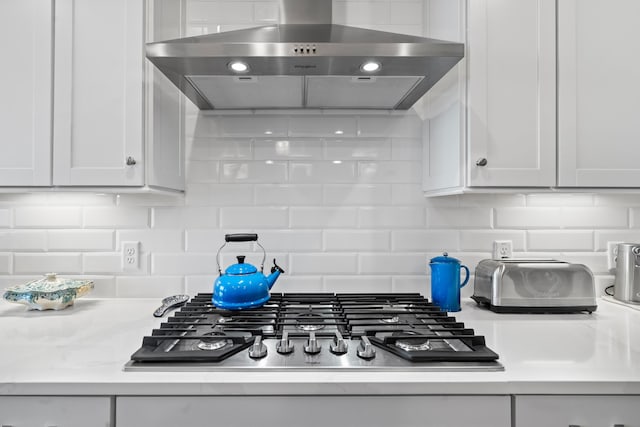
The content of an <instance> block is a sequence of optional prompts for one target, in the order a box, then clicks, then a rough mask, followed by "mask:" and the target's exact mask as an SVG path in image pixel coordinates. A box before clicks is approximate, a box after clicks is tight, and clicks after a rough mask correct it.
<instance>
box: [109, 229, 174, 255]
mask: <svg viewBox="0 0 640 427" xmlns="http://www.w3.org/2000/svg"><path fill="white" fill-rule="evenodd" d="M122 242H140V250H141V251H142V252H147V253H150V252H177V251H181V250H182V249H183V248H184V232H183V231H182V230H118V232H117V233H116V247H115V249H116V251H120V250H122Z"/></svg>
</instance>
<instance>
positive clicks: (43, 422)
mask: <svg viewBox="0 0 640 427" xmlns="http://www.w3.org/2000/svg"><path fill="white" fill-rule="evenodd" d="M0 426H3V427H4V426H11V427H53V426H55V427H110V426H111V398H109V397H45V396H43V397H35V396H34V397H32V396H28V397H26V396H25V397H23V396H20V397H16V396H6V397H4V396H1V397H0Z"/></svg>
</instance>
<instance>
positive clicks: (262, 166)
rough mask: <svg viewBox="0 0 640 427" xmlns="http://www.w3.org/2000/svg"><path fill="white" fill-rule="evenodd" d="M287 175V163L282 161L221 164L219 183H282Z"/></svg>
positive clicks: (285, 180)
mask: <svg viewBox="0 0 640 427" xmlns="http://www.w3.org/2000/svg"><path fill="white" fill-rule="evenodd" d="M287 175H288V174H287V163H286V162H282V161H273V160H265V161H261V162H222V164H221V165H220V181H221V182H226V183H235V182H253V183H265V182H270V183H284V182H287Z"/></svg>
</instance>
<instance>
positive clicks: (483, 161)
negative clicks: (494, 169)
mask: <svg viewBox="0 0 640 427" xmlns="http://www.w3.org/2000/svg"><path fill="white" fill-rule="evenodd" d="M487 163H488V162H487V159H485V158H484V157H483V158H481V159H478V160H477V161H476V166H487Z"/></svg>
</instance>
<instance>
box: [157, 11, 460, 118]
mask: <svg viewBox="0 0 640 427" xmlns="http://www.w3.org/2000/svg"><path fill="white" fill-rule="evenodd" d="M331 3H332V2H331V0H280V24H279V25H271V26H266V27H258V28H251V29H247V30H238V31H229V32H224V33H218V34H209V35H204V36H197V37H188V38H182V39H176V40H168V41H163V42H156V43H149V44H147V58H149V60H150V61H151V62H153V63H154V64H155V65H156V67H158V69H159V70H160V71H162V73H164V74H165V75H166V76H167V77H168V78H169V79H170V80H171V81H172V82H173V83H174V84H175V85H176V86H177V87H178V88H179V89H180V90H181V91H182V92H183V93H184V94H185V95H186V96H187V97H188V98H189V99H191V101H193V103H194V104H196V105H197V106H198V107H199V108H200V109H202V110H211V109H254V108H256V109H282V108H286V109H289V108H293V109H296V108H332V109H385V110H406V109H408V108H410V107H411V106H412V105H413V104H414V103H415V102H416V101H417V100H418V99H420V98H421V97H422V95H424V93H425V92H427V90H429V89H430V88H431V87H432V86H433V85H434V84H435V83H436V82H437V81H438V80H439V79H440V78H441V77H442V76H444V75H445V74H446V73H447V71H449V70H450V69H451V68H452V67H453V66H454V65H455V64H456V63H457V62H458V61H460V59H462V57H463V56H464V45H463V44H461V43H454V42H447V41H442V40H434V39H428V38H423V37H415V36H408V35H403V34H395V33H388V32H382V31H373V30H365V29H361V28H355V27H348V26H344V25H335V24H331V15H332V10H331V6H332V4H331ZM375 68H377V70H374V69H375ZM234 69H236V70H234Z"/></svg>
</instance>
